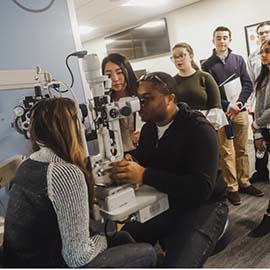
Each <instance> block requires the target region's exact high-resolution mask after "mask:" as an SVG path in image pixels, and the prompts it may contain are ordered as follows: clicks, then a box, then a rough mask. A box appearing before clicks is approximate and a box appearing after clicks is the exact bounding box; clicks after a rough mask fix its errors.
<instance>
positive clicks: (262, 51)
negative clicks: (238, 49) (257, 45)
mask: <svg viewBox="0 0 270 270" xmlns="http://www.w3.org/2000/svg"><path fill="white" fill-rule="evenodd" d="M263 53H265V54H270V48H265V49H264V50H260V54H263Z"/></svg>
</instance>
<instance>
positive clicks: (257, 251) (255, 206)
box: [204, 142, 270, 268]
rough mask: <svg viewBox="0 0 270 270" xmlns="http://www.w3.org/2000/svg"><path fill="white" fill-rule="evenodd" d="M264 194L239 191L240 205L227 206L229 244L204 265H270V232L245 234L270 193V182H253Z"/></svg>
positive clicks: (252, 164) (262, 209) (247, 266)
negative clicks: (259, 236)
mask: <svg viewBox="0 0 270 270" xmlns="http://www.w3.org/2000/svg"><path fill="white" fill-rule="evenodd" d="M249 150H250V151H249V157H250V173H253V171H254V150H253V146H252V143H251V142H250V144H249ZM255 185H256V187H258V188H260V189H262V190H263V191H264V193H265V195H264V196H263V197H260V198H256V197H252V196H249V195H246V194H241V200H242V204H241V205H239V206H233V205H231V204H230V205H229V208H230V212H229V221H230V230H231V233H232V236H231V241H230V243H229V245H228V246H227V247H226V248H225V249H224V250H223V251H221V252H220V253H218V254H216V255H214V256H212V257H210V258H209V259H208V260H207V262H206V263H205V265H204V267H206V268H270V233H269V234H268V235H266V236H264V237H262V238H250V237H249V236H248V233H249V232H250V230H252V229H253V228H254V227H256V225H257V224H258V223H259V222H260V221H261V219H262V217H263V214H264V211H265V209H266V207H267V204H268V201H269V195H270V183H269V182H267V183H256V184H255Z"/></svg>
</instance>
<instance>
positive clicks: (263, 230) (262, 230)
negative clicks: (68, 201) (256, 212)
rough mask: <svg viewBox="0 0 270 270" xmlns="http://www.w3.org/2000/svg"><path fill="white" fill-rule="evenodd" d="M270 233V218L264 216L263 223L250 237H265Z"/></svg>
mask: <svg viewBox="0 0 270 270" xmlns="http://www.w3.org/2000/svg"><path fill="white" fill-rule="evenodd" d="M269 232H270V216H267V215H264V216H263V219H262V221H261V223H260V224H259V225H258V226H257V227H256V228H255V229H254V230H253V231H251V232H250V233H249V234H248V236H250V237H263V236H265V235H267V234H268V233H269Z"/></svg>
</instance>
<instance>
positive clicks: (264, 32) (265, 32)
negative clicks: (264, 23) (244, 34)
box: [258, 30, 270, 36]
mask: <svg viewBox="0 0 270 270" xmlns="http://www.w3.org/2000/svg"><path fill="white" fill-rule="evenodd" d="M264 34H266V35H269V34H270V30H265V31H261V32H259V33H258V35H259V36H263V35H264Z"/></svg>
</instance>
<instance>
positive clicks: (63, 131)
mask: <svg viewBox="0 0 270 270" xmlns="http://www.w3.org/2000/svg"><path fill="white" fill-rule="evenodd" d="M79 121H80V119H78V113H77V109H76V106H75V103H74V101H73V100H71V99H68V98H53V99H43V100H41V101H40V102H38V103H37V104H35V105H34V107H33V108H32V110H31V118H30V128H29V132H30V137H31V141H32V146H33V150H34V151H35V152H34V153H32V154H31V155H30V157H29V158H28V159H27V160H25V161H24V162H23V163H22V164H21V165H20V167H19V169H18V171H17V173H16V176H15V178H14V180H13V185H12V187H11V191H10V199H9V202H8V207H7V212H6V217H5V232H4V244H3V247H4V266H6V267H27V268H30V267H42V268H46V267H55V268H56V267H83V266H84V267H94V268H100V267H117V268H119V267H125V268H128V267H140V268H144V267H153V266H155V262H156V254H155V251H154V250H153V248H152V247H151V246H150V245H148V244H136V243H134V240H133V239H132V238H131V237H130V235H128V234H124V235H123V234H121V233H120V235H119V233H118V234H116V236H115V237H114V238H113V239H112V240H108V239H107V238H106V236H105V235H104V233H103V232H95V231H93V230H91V227H90V225H91V224H90V220H91V214H92V213H93V212H92V211H91V209H92V205H93V196H94V194H93V185H94V180H93V176H92V174H91V173H90V172H89V169H88V167H87V158H86V153H85V149H84V148H83V144H82V137H81V132H80V131H81V130H80V128H81V125H80V122H79ZM117 244H118V245H117ZM119 244H120V245H119ZM116 245H117V246H116ZM108 247H109V248H108Z"/></svg>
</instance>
